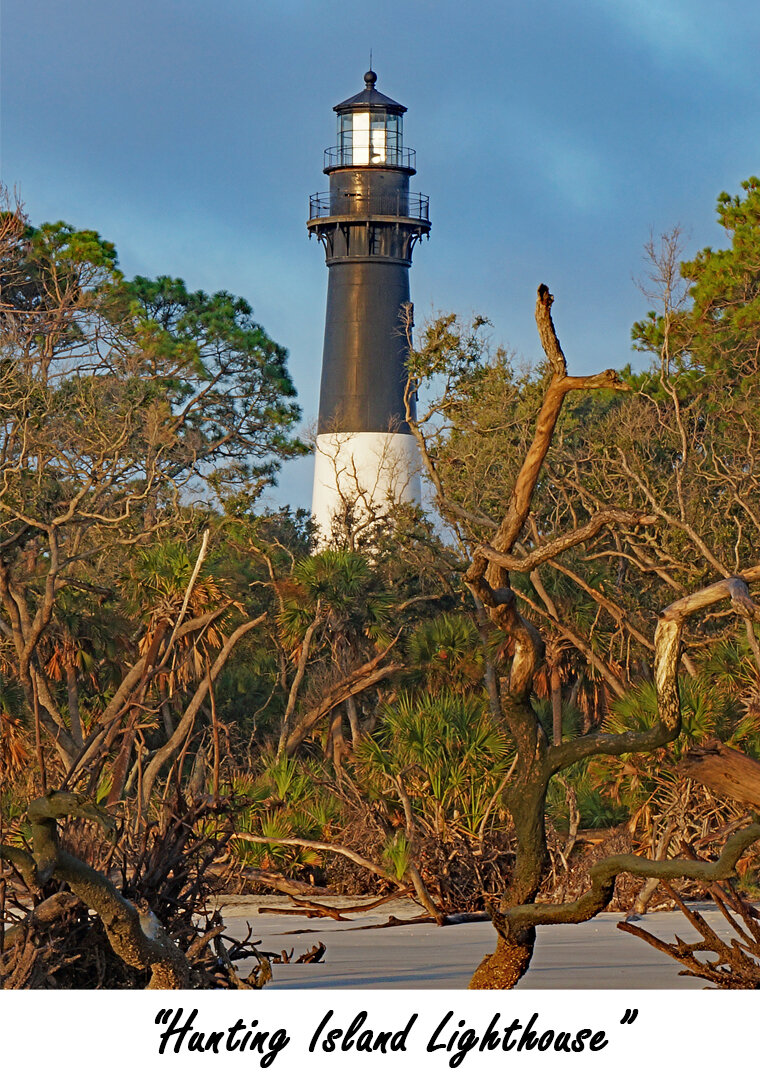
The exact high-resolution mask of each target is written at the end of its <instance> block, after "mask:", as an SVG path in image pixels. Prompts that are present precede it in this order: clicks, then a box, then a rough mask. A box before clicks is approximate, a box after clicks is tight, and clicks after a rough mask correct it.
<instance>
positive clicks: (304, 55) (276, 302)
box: [0, 0, 760, 505]
mask: <svg viewBox="0 0 760 1080" xmlns="http://www.w3.org/2000/svg"><path fill="white" fill-rule="evenodd" d="M1 17H2V26H1V29H2V100H1V101H0V123H1V128H0V140H1V141H0V154H1V157H0V171H1V174H2V179H3V181H4V182H5V183H6V184H8V185H9V186H11V187H13V186H14V185H15V186H17V187H18V189H19V191H20V193H21V196H22V198H23V199H24V201H25V203H26V206H27V209H28V211H29V213H30V215H31V217H32V219H33V220H34V221H37V222H39V221H42V220H51V219H52V220H58V219H61V218H62V219H64V220H67V221H70V222H71V223H73V224H75V225H77V226H80V227H89V228H95V229H97V230H98V231H99V232H100V233H101V234H103V235H104V236H106V237H107V238H108V239H110V240H113V241H114V242H115V243H116V244H117V247H118V249H119V252H120V257H121V264H122V268H123V269H124V271H125V272H126V273H127V274H130V275H131V274H136V273H141V274H147V275H157V274H161V273H168V274H172V275H174V276H179V277H183V278H184V279H185V280H186V281H187V283H188V285H189V286H190V287H192V288H202V289H206V290H208V291H214V290H216V289H221V288H224V289H228V290H230V291H232V292H235V293H238V294H240V295H242V296H245V297H246V298H247V299H248V300H249V301H250V302H251V303H252V304H253V307H254V310H255V314H256V318H257V319H258V320H259V321H260V322H261V323H262V325H263V326H264V327H265V328H266V330H267V331H268V332H269V333H270V334H271V335H272V336H273V337H274V338H275V339H276V340H277V341H279V342H281V343H282V344H283V345H285V346H287V348H288V349H289V350H290V366H291V371H292V374H293V377H294V379H295V382H296V385H297V387H298V390H299V399H300V402H301V405H302V408H303V412H304V419H305V422H307V423H308V422H309V421H312V420H313V419H314V418H315V416H316V412H317V404H318V401H317V398H318V388H319V368H320V361H321V350H322V330H323V319H324V301H325V292H326V284H327V272H326V269H325V267H324V262H323V258H322V253H321V249H320V248H319V247H318V245H317V244H316V243H315V242H313V241H312V242H311V243H309V240H308V238H307V234H306V229H305V220H306V216H307V210H308V196H309V194H310V193H312V192H315V191H318V190H324V188H325V187H326V177H324V176H323V175H322V172H321V168H322V150H323V149H324V147H326V146H328V145H331V144H332V143H333V142H334V141H335V139H334V135H335V132H334V124H335V118H334V113H333V112H332V106H333V105H334V104H336V102H338V101H341V100H343V99H344V98H346V97H348V96H349V95H351V94H353V93H356V92H358V91H359V90H360V89H361V88H362V86H363V82H362V75H363V73H364V71H365V70H366V68H367V66H368V54H369V50H370V49H372V50H373V53H374V63H373V66H374V68H375V70H376V71H377V72H378V89H379V90H381V91H383V92H384V93H387V94H389V95H390V96H391V97H394V98H396V99H397V100H399V101H401V102H403V103H404V104H405V105H407V106H408V109H409V112H408V113H407V116H406V121H405V140H406V143H407V145H409V146H413V147H415V148H416V150H417V165H418V175H417V176H416V177H415V178H414V179H413V183H412V186H413V188H415V189H416V190H419V191H423V192H425V193H427V194H429V195H430V199H431V202H430V212H431V218H432V222H433V231H432V235H431V239H430V242H429V243H424V244H422V245H420V246H419V247H418V248H417V249H416V252H415V264H414V267H413V270H412V294H413V298H414V300H415V305H416V313H417V322H418V324H419V322H420V320H421V319H422V318H424V317H425V316H426V315H429V314H432V313H433V312H435V311H438V310H445V311H458V312H460V313H462V314H463V315H465V316H466V315H469V314H472V313H476V312H477V313H482V314H485V315H487V316H488V317H489V318H490V319H491V320H492V322H493V339H494V342H503V343H505V344H507V345H508V346H510V347H512V348H513V349H515V350H516V351H517V353H518V354H520V355H522V356H524V357H525V358H526V359H529V360H530V359H535V358H536V357H537V356H538V343H537V340H536V333H535V327H534V324H533V305H534V298H535V289H536V286H537V285H538V284H539V282H541V281H545V282H546V283H547V284H548V285H549V286H550V288H551V290H552V292H553V293H554V295H555V297H556V303H555V308H554V314H555V319H556V322H557V327H558V330H559V333H560V337H561V339H562V342H563V345H564V348H565V351H566V353H567V355H568V359H569V363H570V366H571V368H572V370H573V371H575V372H576V373H580V372H587V371H591V370H592V369H597V368H604V367H609V366H615V365H621V364H624V363H625V362H627V361H628V360H629V359H631V352H630V345H629V329H630V326H631V323H632V322H633V321H634V319H636V318H638V317H640V316H641V314H642V313H643V312H644V311H646V310H647V307H648V306H649V305H648V302H647V301H646V300H645V299H644V298H643V297H642V296H641V294H640V292H639V291H638V288H637V285H636V283H635V279H636V278H640V277H641V275H642V274H643V272H644V266H643V262H642V249H643V245H644V243H645V242H646V240H647V239H648V237H649V235H650V231H652V230H654V232H655V233H659V232H662V231H664V230H667V229H669V228H670V227H671V226H673V225H675V224H680V225H681V226H682V227H683V228H684V230H685V232H686V234H687V236H688V249H689V251H691V250H695V249H696V248H698V247H702V246H705V245H707V244H711V245H713V246H717V245H720V244H721V243H722V234H721V232H720V230H719V229H718V227H717V225H716V224H715V215H714V206H715V199H716V196H717V195H718V193H719V192H720V191H722V190H728V191H731V192H735V191H737V190H739V186H740V183H741V181H742V180H743V179H745V178H746V177H747V176H749V175H752V174H753V173H757V172H760V162H759V161H758V152H757V131H758V115H759V114H760V80H758V77H757V49H758V42H760V7H756V6H755V5H745V4H743V3H742V4H740V3H739V2H738V0H723V2H721V3H718V2H717V0H715V2H706V0H688V2H686V0H657V2H655V0H543V2H542V3H540V4H538V3H532V2H527V0H525V2H521V3H515V2H513V0H502V2H501V3H496V2H491V0H483V2H478V0H471V2H470V4H469V6H467V7H466V8H465V5H464V4H463V3H454V2H452V0H436V2H433V0H407V2H405V3H401V2H399V0H384V2H383V3H382V4H372V5H358V4H356V3H355V2H353V3H350V2H348V0H313V2H311V3H309V2H306V0H276V2H273V0H215V2H214V3H213V4H211V3H210V2H209V0H203V2H200V0H131V2H130V3H129V4H125V3H124V2H123V0H119V2H117V0H67V2H66V3H61V2H60V0H2V12H1ZM310 477H311V465H310V463H309V462H301V463H298V464H296V465H291V466H288V468H287V469H286V470H285V471H284V473H283V476H282V479H281V482H280V487H279V490H278V491H277V492H276V493H275V496H274V501H275V502H291V503H292V504H294V505H308V503H309V500H310V491H311V479H310Z"/></svg>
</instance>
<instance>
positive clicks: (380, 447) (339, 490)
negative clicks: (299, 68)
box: [307, 71, 430, 543]
mask: <svg viewBox="0 0 760 1080" xmlns="http://www.w3.org/2000/svg"><path fill="white" fill-rule="evenodd" d="M376 83H377V75H376V74H375V73H374V71H368V72H367V73H366V75H365V76H364V89H363V90H362V91H361V92H360V93H358V94H355V95H354V96H353V97H350V98H348V99H347V100H346V101H342V102H341V103H340V104H339V105H336V106H335V107H334V111H335V112H336V113H337V119H338V133H337V145H336V146H331V147H329V148H328V149H327V150H325V160H324V172H325V173H326V175H327V176H328V177H329V182H330V189H329V191H326V192H320V193H318V194H316V195H312V196H311V199H310V205H309V221H308V225H307V227H308V230H309V234H310V235H311V236H316V237H317V238H318V239H319V240H320V241H321V243H322V246H323V247H324V250H325V261H326V263H327V267H328V281H327V313H326V317H325V339H324V350H323V354H322V383H321V389H320V398H319V421H318V427H317V446H316V461H315V466H314V494H313V499H312V516H313V518H314V519H315V521H316V524H317V525H318V527H319V530H320V535H321V542H322V543H325V542H327V541H329V539H330V537H331V536H332V535H333V532H334V530H335V527H336V524H342V525H343V527H345V526H346V525H350V524H353V525H354V526H356V525H360V524H363V523H366V522H367V521H369V520H372V519H374V518H375V517H376V516H377V515H378V514H382V512H383V511H384V509H387V507H388V506H389V505H390V504H391V503H392V502H395V501H413V500H414V501H419V494H420V478H419V452H418V448H417V444H416V441H415V439H414V436H413V435H412V434H411V433H410V431H409V425H408V424H407V411H406V407H405V404H404V387H405V383H406V358H407V355H408V349H409V344H408V342H409V334H408V330H409V322H410V318H411V314H410V313H411V309H410V306H409V302H410V294H409V268H410V266H411V265H412V250H413V248H414V245H415V243H416V242H417V241H418V240H421V239H422V237H424V236H427V235H428V234H429V232H430V218H429V213H428V197H427V196H426V195H420V194H417V193H413V192H410V190H409V181H410V178H411V177H412V176H414V175H415V172H416V169H415V152H414V150H411V149H409V148H408V147H405V146H404V139H403V119H404V113H405V112H406V108H405V106H403V105H400V104H399V103H398V102H397V101H394V100H393V99H392V98H389V97H386V95H385V94H382V93H380V91H379V90H377V88H376Z"/></svg>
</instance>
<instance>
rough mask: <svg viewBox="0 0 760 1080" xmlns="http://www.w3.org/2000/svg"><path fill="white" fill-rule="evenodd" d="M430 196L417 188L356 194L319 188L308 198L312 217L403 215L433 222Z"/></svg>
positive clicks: (310, 216)
mask: <svg viewBox="0 0 760 1080" xmlns="http://www.w3.org/2000/svg"><path fill="white" fill-rule="evenodd" d="M429 214H430V197H429V196H428V195H421V194H420V193H419V192H416V191H407V192H401V191H397V192H395V193H394V194H392V195H391V194H382V195H381V194H372V193H370V194H369V195H353V194H351V192H340V193H331V192H329V191H319V192H317V194H316V195H312V196H311V197H310V198H309V219H310V220H312V219H314V218H327V217H357V218H366V217H400V218H412V219H413V220H415V221H424V222H429V221H430V216H429Z"/></svg>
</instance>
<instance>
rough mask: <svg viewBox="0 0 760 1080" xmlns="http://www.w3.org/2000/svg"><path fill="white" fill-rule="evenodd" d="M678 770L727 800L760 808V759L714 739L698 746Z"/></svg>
mask: <svg viewBox="0 0 760 1080" xmlns="http://www.w3.org/2000/svg"><path fill="white" fill-rule="evenodd" d="M676 772H678V773H680V774H681V776H687V777H689V778H690V779H692V780H698V781H699V783H700V784H704V785H705V787H707V788H709V789H710V790H711V791H714V792H715V793H716V794H717V795H722V796H724V797H725V798H728V799H736V801H737V802H742V803H746V804H747V805H748V806H753V807H755V808H756V809H760V761H755V759H754V758H751V757H748V756H747V755H746V754H743V753H742V752H741V751H740V750H734V749H732V748H731V747H730V746H726V745H725V744H724V743H721V742H717V741H713V742H709V743H705V745H704V746H695V747H693V748H692V749H691V750H689V752H688V753H687V754H685V755H684V756H683V757H682V758H681V761H680V762H679V763H678V765H677V766H676Z"/></svg>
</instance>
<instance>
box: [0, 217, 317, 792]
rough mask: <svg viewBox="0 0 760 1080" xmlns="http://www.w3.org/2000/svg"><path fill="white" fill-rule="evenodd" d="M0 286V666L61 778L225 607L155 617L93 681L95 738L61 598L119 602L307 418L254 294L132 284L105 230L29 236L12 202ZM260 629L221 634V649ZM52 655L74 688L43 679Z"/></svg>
mask: <svg viewBox="0 0 760 1080" xmlns="http://www.w3.org/2000/svg"><path fill="white" fill-rule="evenodd" d="M0 283H1V284H2V308H0V372H1V377H0V411H1V414H2V416H1V419H0V610H1V611H2V619H0V633H2V637H3V651H2V655H3V663H4V665H5V668H6V671H7V672H8V674H9V676H10V677H11V678H12V679H13V680H14V681H15V682H17V683H18V685H20V686H21V687H22V689H23V692H24V695H25V697H26V701H27V706H28V709H29V711H30V713H33V714H34V715H35V717H37V718H38V720H39V723H40V725H41V728H42V729H43V730H44V731H45V732H46V733H47V735H48V736H49V738H50V739H51V740H52V742H53V745H54V746H55V748H56V751H57V753H58V755H59V757H60V760H61V762H62V764H63V766H64V770H66V771H68V770H71V769H72V767H74V766H75V765H76V766H77V767H78V768H80V769H81V768H83V767H84V766H85V765H91V764H92V762H93V760H94V757H95V756H97V752H98V751H102V749H103V748H104V747H109V746H111V745H112V743H113V739H114V738H115V735H116V733H117V732H118V731H119V730H120V724H121V722H122V719H123V717H124V715H125V714H128V713H129V711H130V709H134V708H139V707H140V702H142V701H143V700H144V699H145V695H146V693H147V691H148V686H149V684H150V683H151V681H152V680H153V679H154V678H155V677H156V673H157V671H158V670H159V669H161V667H162V666H163V665H165V664H166V663H167V662H168V661H169V656H168V652H170V651H171V649H174V648H175V647H176V646H177V644H178V643H179V642H181V641H186V640H188V635H190V634H192V633H193V632H194V631H197V630H199V629H201V628H203V627H208V626H210V625H211V624H212V623H218V622H219V620H220V618H221V617H222V616H223V615H224V614H225V613H227V614H228V613H229V606H228V605H225V604H221V605H217V609H216V610H206V611H205V613H204V614H202V615H198V616H196V617H195V618H192V619H189V620H188V621H186V622H185V624H184V625H183V626H181V627H180V625H179V623H178V621H177V620H176V619H175V620H174V622H173V630H172V633H171V634H170V635H168V637H167V635H166V629H165V628H166V627H167V626H168V625H170V624H171V622H172V619H171V618H165V619H164V620H163V623H161V621H160V620H159V625H160V626H161V632H160V633H155V634H153V635H152V637H151V644H150V645H149V646H148V647H147V648H146V650H145V652H144V654H143V655H142V656H134V657H133V658H132V659H130V660H128V661H127V662H126V663H124V664H123V665H122V667H121V673H120V677H118V678H116V679H115V681H113V682H112V683H111V684H110V685H109V684H108V683H107V682H106V681H104V680H103V679H102V678H101V679H100V680H99V682H98V690H99V691H100V693H101V695H103V696H102V697H101V700H100V703H99V707H98V705H97V703H96V702H95V701H93V700H92V695H90V697H91V703H92V705H93V708H92V709H91V711H90V716H89V718H88V730H87V735H86V737H85V733H84V731H83V730H82V721H81V718H80V717H79V715H78V708H77V707H76V705H75V702H76V699H77V695H78V693H79V692H80V691H81V690H82V689H83V688H82V686H81V681H82V680H81V675H82V672H81V671H79V670H78V669H77V666H76V664H74V663H73V655H72V654H71V651H70V650H69V652H68V653H66V656H65V657H64V656H63V653H61V649H63V651H64V652H66V648H65V641H66V634H65V633H64V634H63V635H62V634H61V625H62V624H61V619H63V617H64V616H63V613H64V610H65V605H66V604H67V605H68V608H69V610H71V609H72V607H73V608H76V607H79V609H80V610H81V611H82V612H85V611H87V610H88V609H91V608H92V606H93V604H95V603H97V604H101V605H102V604H104V603H105V604H106V605H112V606H113V608H114V609H116V608H118V603H119V598H120V595H121V584H122V582H123V571H124V568H125V563H126V564H129V563H131V562H132V560H133V559H134V558H135V553H138V552H139V550H140V548H141V546H143V545H145V544H146V543H150V542H151V541H152V538H154V537H156V536H158V535H160V534H161V533H162V532H163V533H166V532H167V530H168V529H170V528H171V529H172V530H174V532H175V534H177V533H178V534H180V535H181V534H182V532H183V531H184V534H185V535H184V537H183V539H184V541H185V543H188V542H190V543H192V542H193V538H194V537H195V536H197V535H198V532H199V530H198V524H199V523H198V519H197V515H195V514H194V512H193V511H192V509H191V506H190V504H191V500H192V499H193V497H195V499H196V500H197V498H198V496H199V494H200V495H204V490H205V500H206V502H208V499H209V495H210V493H211V492H218V493H220V494H222V493H225V492H228V491H229V490H230V489H232V488H234V487H236V486H238V487H239V486H240V485H246V486H247V487H248V488H249V489H253V490H252V494H255V493H256V492H257V491H259V490H261V488H262V487H263V485H265V484H266V483H268V482H270V481H271V480H272V479H273V478H274V475H275V473H276V470H277V467H278V463H279V462H280V461H282V460H284V459H286V458H288V457H290V456H293V455H294V454H298V453H301V452H302V451H303V449H304V448H303V446H302V445H301V444H300V443H299V442H298V440H296V439H293V438H292V436H291V434H290V432H291V429H292V426H293V424H294V423H295V421H296V419H297V418H298V415H299V414H298V409H297V407H296V406H295V405H294V404H292V401H291V399H292V398H293V396H294V393H295V391H294V389H293V386H292V383H291V382H290V379H289V377H288V374H287V369H286V366H285V357H286V354H285V351H284V350H283V349H282V348H281V347H280V346H278V345H276V344H275V343H274V342H272V341H271V339H269V338H268V337H267V335H266V334H265V332H264V331H263V330H262V328H261V327H260V326H258V325H257V324H256V323H255V322H254V321H253V319H252V317H251V309H250V307H249V306H248V304H247V303H246V302H245V301H243V300H240V299H236V298H234V297H232V296H230V295H229V294H227V293H217V294H215V295H214V296H211V297H209V296H206V295H205V294H203V293H189V292H188V291H187V289H186V288H185V286H184V284H183V283H182V282H181V281H178V280H173V279H168V278H161V279H159V280H158V281H156V282H149V281H147V280H146V279H142V278H138V279H136V280H135V281H134V282H125V281H124V279H123V277H122V275H121V273H120V272H119V270H118V267H117V257H116V252H115V249H114V248H113V245H111V244H109V243H107V242H106V241H103V240H102V239H101V238H100V237H99V236H98V235H97V233H95V232H91V231H77V230H75V229H73V228H72V227H71V226H69V225H65V224H63V223H57V224H55V225H43V226H42V227H40V228H37V229H35V228H32V227H31V226H30V225H29V223H28V221H27V219H26V218H25V216H24V214H23V211H22V210H21V208H20V207H17V206H16V207H12V206H9V207H8V208H7V209H6V210H4V211H3V213H2V215H0ZM199 485H202V486H199ZM135 570H136V568H135V567H134V566H132V567H131V572H135ZM185 585H187V586H188V587H190V588H192V582H190V581H186V582H185ZM183 587H184V586H183ZM59 615H60V618H59ZM183 617H184V610H183V611H182V613H181V615H180V621H181V619H182V618H183ZM253 625H254V621H252V620H249V623H248V624H247V625H246V624H243V627H237V628H235V629H233V630H232V633H231V634H230V636H229V637H226V638H225V639H224V640H223V641H222V640H221V639H220V651H219V657H221V656H225V657H226V655H228V653H229V650H230V648H231V647H232V645H233V644H234V642H235V641H236V640H237V639H238V638H239V637H240V636H241V634H242V633H245V632H246V631H247V629H250V628H251V627H252V626H253ZM56 626H58V630H57V631H56V630H55V629H54V628H55V627H56ZM56 634H57V639H58V643H57V645H54V644H53V639H54V638H55V637H56ZM55 649H58V651H59V655H60V656H61V658H62V659H63V662H64V665H65V666H66V668H67V693H66V696H65V697H64V696H62V694H61V692H60V688H59V685H58V684H57V682H56V680H55V678H54V677H53V676H52V675H51V674H50V669H49V663H50V659H51V656H52V654H53V653H54V651H55ZM219 657H217V659H216V660H213V661H212V663H211V667H212V669H213V670H214V671H217V673H218V659H219ZM112 674H114V673H113V672H112ZM208 685H209V680H208V678H206V679H204V680H202V681H201V686H205V687H206V689H205V691H204V692H203V695H202V697H203V696H205V693H207V691H208ZM202 697H201V700H202ZM196 711H197V708H196ZM186 717H187V713H185V714H184V718H186ZM181 728H182V724H181V723H180V724H179V725H178V726H177V730H181ZM175 735H176V732H175ZM169 741H170V742H171V739H170V740H169Z"/></svg>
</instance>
